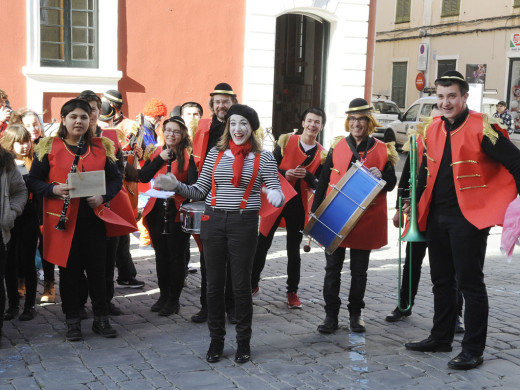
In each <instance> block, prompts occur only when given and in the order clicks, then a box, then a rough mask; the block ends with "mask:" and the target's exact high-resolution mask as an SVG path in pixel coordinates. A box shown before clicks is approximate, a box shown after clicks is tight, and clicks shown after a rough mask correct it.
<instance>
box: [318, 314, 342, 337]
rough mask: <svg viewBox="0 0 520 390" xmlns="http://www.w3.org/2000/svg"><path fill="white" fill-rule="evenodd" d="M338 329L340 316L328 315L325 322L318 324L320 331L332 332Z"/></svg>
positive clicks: (324, 332)
mask: <svg viewBox="0 0 520 390" xmlns="http://www.w3.org/2000/svg"><path fill="white" fill-rule="evenodd" d="M337 329H338V317H332V316H326V317H325V320H324V321H323V324H321V325H318V332H320V333H323V334H331V333H333V332H334V331H335V330H337Z"/></svg>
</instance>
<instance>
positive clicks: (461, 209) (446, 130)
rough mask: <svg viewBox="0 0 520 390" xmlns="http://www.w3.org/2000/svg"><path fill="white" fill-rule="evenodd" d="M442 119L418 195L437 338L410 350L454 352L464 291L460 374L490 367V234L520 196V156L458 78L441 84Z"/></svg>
mask: <svg viewBox="0 0 520 390" xmlns="http://www.w3.org/2000/svg"><path fill="white" fill-rule="evenodd" d="M435 86H436V91H437V105H438V107H439V109H440V110H441V112H442V116H441V117H436V118H434V120H433V122H432V123H431V124H430V125H429V126H428V127H427V128H426V131H425V137H424V140H425V147H426V154H427V156H425V157H424V159H423V162H422V167H421V170H420V173H419V184H418V190H419V191H423V192H422V194H421V196H420V200H419V204H418V224H419V228H420V229H421V230H423V231H424V230H425V231H426V239H427V245H428V254H429V259H430V274H431V279H432V283H433V298H434V315H433V327H432V329H431V331H430V335H429V336H428V337H427V338H426V339H424V340H421V341H418V342H409V343H406V344H405V346H406V348H407V349H409V350H413V351H422V352H449V351H451V350H452V346H451V344H452V342H453V337H454V329H455V326H454V324H455V321H456V316H457V286H458V288H459V289H460V290H461V291H462V294H463V296H464V301H465V310H464V323H465V328H466V332H465V334H464V337H463V339H462V343H461V346H462V352H461V353H460V354H459V355H457V356H456V357H454V358H453V359H451V360H450V361H449V362H448V367H449V368H452V369H459V370H468V369H473V368H475V367H477V366H479V365H480V364H482V362H483V352H484V349H485V345H486V334H487V324H488V311H489V304H488V296H487V291H486V285H485V283H484V273H483V268H484V259H485V255H486V245H487V237H488V235H489V229H490V228H491V227H492V226H494V225H501V224H502V223H503V221H504V215H505V211H506V208H507V206H508V205H509V203H510V202H511V201H512V200H513V199H515V198H516V196H517V194H518V192H519V190H520V151H519V150H518V149H517V148H516V147H515V146H514V145H513V144H512V143H511V142H510V141H509V140H508V139H507V138H506V135H507V132H505V135H504V134H503V133H502V132H501V131H500V130H498V129H496V128H495V127H493V126H492V125H491V123H490V120H489V117H488V116H487V115H485V114H482V113H478V112H474V111H471V110H469V109H468V107H467V105H466V102H467V99H468V90H469V86H468V83H467V82H466V80H464V77H463V76H462V75H461V74H460V73H459V72H457V71H447V72H445V73H444V74H443V75H442V76H441V77H439V78H438V79H437V80H435Z"/></svg>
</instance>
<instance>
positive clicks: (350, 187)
mask: <svg viewBox="0 0 520 390" xmlns="http://www.w3.org/2000/svg"><path fill="white" fill-rule="evenodd" d="M385 184H386V182H385V181H384V180H382V179H378V178H377V177H375V176H374V175H372V174H371V173H370V172H369V171H368V169H367V168H366V167H364V166H363V165H362V164H361V163H360V162H359V161H358V162H356V163H355V164H353V165H352V167H351V168H350V169H349V170H348V171H347V173H345V175H344V176H343V177H342V178H341V180H340V181H339V182H338V184H337V185H335V186H334V187H333V188H332V191H330V193H329V194H328V195H327V197H326V198H325V200H324V201H323V202H322V203H321V204H320V206H319V207H318V209H317V210H316V212H315V213H311V215H310V219H309V222H308V223H307V226H306V227H305V229H304V230H303V234H305V235H307V236H308V237H311V238H312V239H313V240H314V241H316V242H317V243H318V244H319V245H320V246H321V247H323V248H324V249H325V252H326V253H327V254H329V255H330V254H332V253H333V252H334V251H335V250H336V248H337V247H338V246H339V245H340V244H341V242H342V241H343V240H344V239H345V238H346V237H347V235H348V234H349V233H350V232H351V231H352V229H354V227H355V226H356V224H357V222H358V221H359V219H360V218H361V216H362V215H363V213H364V212H365V211H366V209H367V208H368V207H369V206H370V204H371V203H372V201H373V200H374V199H375V198H376V196H377V195H378V194H379V193H380V192H381V190H382V189H383V187H384V186H385Z"/></svg>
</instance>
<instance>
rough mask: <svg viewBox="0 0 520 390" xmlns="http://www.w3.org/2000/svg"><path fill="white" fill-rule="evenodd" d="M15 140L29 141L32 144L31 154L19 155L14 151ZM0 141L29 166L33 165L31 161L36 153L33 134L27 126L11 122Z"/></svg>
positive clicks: (6, 148)
mask: <svg viewBox="0 0 520 390" xmlns="http://www.w3.org/2000/svg"><path fill="white" fill-rule="evenodd" d="M15 142H20V143H25V142H29V143H30V144H31V150H30V151H29V155H28V156H19V155H17V154H16V153H15V152H14V143H15ZM0 143H1V145H2V147H3V148H4V149H5V150H7V151H9V152H11V153H13V154H15V155H16V158H17V159H19V160H23V162H24V163H25V164H26V165H27V166H29V167H30V166H31V163H32V160H33V155H34V144H33V142H32V140H31V134H29V132H28V131H27V129H26V128H25V127H23V126H22V125H20V124H14V125H13V124H10V125H9V126H7V129H5V132H4V134H3V136H2V140H1V141H0Z"/></svg>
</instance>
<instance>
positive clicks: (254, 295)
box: [251, 286, 260, 297]
mask: <svg viewBox="0 0 520 390" xmlns="http://www.w3.org/2000/svg"><path fill="white" fill-rule="evenodd" d="M251 294H252V295H253V297H257V296H259V295H260V286H258V287H255V288H254V289H253V290H251Z"/></svg>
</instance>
